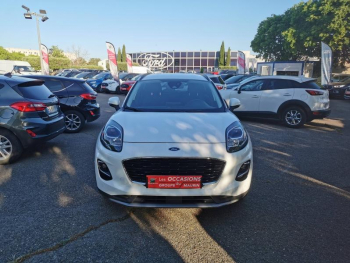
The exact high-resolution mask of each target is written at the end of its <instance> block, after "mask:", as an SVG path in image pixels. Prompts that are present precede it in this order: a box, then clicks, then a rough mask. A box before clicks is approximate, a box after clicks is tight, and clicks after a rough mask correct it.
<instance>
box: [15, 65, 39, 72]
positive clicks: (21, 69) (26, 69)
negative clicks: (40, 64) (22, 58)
mask: <svg viewBox="0 0 350 263" xmlns="http://www.w3.org/2000/svg"><path fill="white" fill-rule="evenodd" d="M13 70H14V71H16V72H18V71H19V72H34V71H35V70H34V69H33V68H32V67H30V66H14V67H13Z"/></svg>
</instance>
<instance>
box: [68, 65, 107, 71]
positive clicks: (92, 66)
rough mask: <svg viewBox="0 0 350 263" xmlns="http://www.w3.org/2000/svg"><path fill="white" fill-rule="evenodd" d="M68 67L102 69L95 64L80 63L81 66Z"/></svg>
mask: <svg viewBox="0 0 350 263" xmlns="http://www.w3.org/2000/svg"><path fill="white" fill-rule="evenodd" d="M69 68H76V69H81V68H84V69H99V70H102V69H103V68H102V67H100V66H95V65H81V66H69Z"/></svg>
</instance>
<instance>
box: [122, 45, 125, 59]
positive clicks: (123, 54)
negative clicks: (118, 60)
mask: <svg viewBox="0 0 350 263" xmlns="http://www.w3.org/2000/svg"><path fill="white" fill-rule="evenodd" d="M122 62H126V51H125V45H123V51H122Z"/></svg>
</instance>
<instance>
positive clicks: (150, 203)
mask: <svg viewBox="0 0 350 263" xmlns="http://www.w3.org/2000/svg"><path fill="white" fill-rule="evenodd" d="M171 147H179V148H180V149H186V150H180V151H177V152H172V151H169V148H171ZM141 157H147V158H152V157H169V158H216V159H220V160H224V161H225V162H226V165H225V168H224V170H223V172H222V174H221V176H220V178H219V179H218V181H217V182H214V183H210V184H206V185H203V186H202V188H200V189H158V188H147V187H146V186H145V185H143V184H140V183H134V182H132V181H131V180H130V178H129V177H128V175H127V173H126V171H125V169H124V166H123V164H122V161H123V160H126V159H131V158H141ZM97 160H101V161H103V162H104V163H105V164H106V165H107V166H108V169H109V171H110V173H111V175H112V180H108V181H106V180H104V179H102V178H101V177H100V174H99V170H98V167H97ZM248 160H250V161H251V164H250V169H249V172H248V175H247V178H246V179H245V180H243V181H236V175H237V173H238V170H239V168H240V167H241V165H242V164H243V163H244V162H246V161H248ZM252 173H253V152H252V145H251V143H250V142H249V143H248V145H247V146H246V147H245V148H244V149H242V150H241V151H239V152H236V153H227V151H226V145H225V143H217V144H204V145H203V144H194V145H191V144H181V143H124V145H123V150H122V152H120V153H117V152H112V151H110V150H108V149H106V148H105V147H104V146H103V145H102V144H101V142H100V140H99V139H98V140H97V144H96V151H95V175H96V182H97V187H98V188H99V190H100V191H101V192H103V193H104V194H106V195H107V196H108V197H109V199H110V200H112V201H114V202H117V203H119V204H123V205H127V206H136V207H219V206H223V205H228V204H231V203H234V202H236V201H238V200H239V199H240V198H242V197H243V196H244V195H245V194H246V193H247V192H248V190H249V188H250V185H251V179H252Z"/></svg>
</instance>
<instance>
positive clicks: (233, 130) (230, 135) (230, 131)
mask: <svg viewBox="0 0 350 263" xmlns="http://www.w3.org/2000/svg"><path fill="white" fill-rule="evenodd" d="M247 144H248V134H247V132H246V131H245V129H244V128H243V126H242V125H241V124H240V122H238V121H235V122H234V123H232V124H231V125H230V126H228V127H227V129H226V150H227V152H229V153H233V152H238V151H239V150H242V149H243V148H244V147H245V146H246V145H247Z"/></svg>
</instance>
